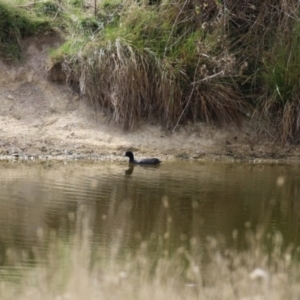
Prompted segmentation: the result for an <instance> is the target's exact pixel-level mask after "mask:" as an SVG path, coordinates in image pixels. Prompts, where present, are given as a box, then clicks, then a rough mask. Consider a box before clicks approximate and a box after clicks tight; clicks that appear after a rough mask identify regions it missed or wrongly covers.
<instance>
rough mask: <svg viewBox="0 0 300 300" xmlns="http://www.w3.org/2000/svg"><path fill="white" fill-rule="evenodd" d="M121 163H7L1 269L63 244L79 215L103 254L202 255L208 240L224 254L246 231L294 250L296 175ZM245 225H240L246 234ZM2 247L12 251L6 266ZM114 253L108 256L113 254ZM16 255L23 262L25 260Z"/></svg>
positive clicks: (248, 167) (0, 204)
mask: <svg viewBox="0 0 300 300" xmlns="http://www.w3.org/2000/svg"><path fill="white" fill-rule="evenodd" d="M126 167H127V165H126V166H125V165H124V164H109V163H102V164H100V163H97V164H86V165H79V164H69V165H63V164H61V165H60V164H54V165H52V166H51V165H45V166H41V165H32V166H30V165H18V166H11V165H8V166H6V167H5V168H1V169H0V185H1V193H0V263H1V264H2V265H10V264H12V263H16V261H18V259H20V260H24V259H25V258H24V255H23V254H22V253H24V250H26V251H25V252H26V253H27V254H26V255H27V257H26V259H28V260H32V259H33V258H34V257H35V252H34V251H35V250H34V249H35V248H40V249H45V251H46V249H47V241H48V238H49V237H50V236H53V234H55V236H59V237H62V238H64V239H65V240H66V241H68V240H69V239H70V237H72V235H74V233H78V232H80V230H81V220H82V215H84V216H86V220H87V226H88V228H89V230H90V232H91V240H92V242H93V244H94V245H95V246H97V245H101V246H103V247H104V248H105V249H107V251H108V252H109V253H110V255H117V254H116V252H114V251H113V249H118V252H126V251H127V252H130V251H135V249H137V248H138V246H139V245H140V243H141V242H142V241H151V251H153V253H158V254H157V255H160V254H159V253H162V252H163V251H169V252H170V251H173V250H175V249H177V248H178V247H186V248H190V247H191V240H194V241H197V243H196V245H197V247H198V250H199V251H202V250H201V249H202V245H203V243H204V242H205V241H206V238H207V237H208V236H214V237H220V241H221V244H222V243H223V244H224V246H225V245H226V246H235V247H237V248H238V249H241V248H244V247H246V245H245V242H244V240H243V239H242V238H241V239H238V240H236V239H235V240H233V238H232V233H233V231H234V230H237V231H238V232H239V236H243V235H244V232H245V224H246V225H247V226H248V227H249V224H251V226H252V228H254V229H255V228H256V226H257V225H258V224H264V225H265V229H266V230H268V231H270V232H272V231H273V232H274V231H277V230H279V231H281V232H282V234H283V237H284V239H285V241H287V242H288V243H290V242H292V243H294V244H297V245H299V242H300V236H299V229H300V218H299V216H300V206H299V205H300V202H299V201H298V200H299V194H300V171H299V168H298V167H293V166H279V165H254V164H201V163H190V162H177V163H164V164H162V165H161V166H159V167H155V168H153V167H149V166H148V167H147V168H145V167H141V166H129V167H128V168H126ZM247 226H246V227H247ZM8 249H15V253H17V254H15V257H17V258H18V259H17V258H14V259H15V260H12V259H11V258H10V257H9V255H8V254H7V253H8V251H7V250H8ZM114 253H115V254H114ZM22 255H23V256H22Z"/></svg>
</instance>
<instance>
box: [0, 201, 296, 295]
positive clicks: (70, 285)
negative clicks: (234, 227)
mask: <svg viewBox="0 0 300 300" xmlns="http://www.w3.org/2000/svg"><path fill="white" fill-rule="evenodd" d="M166 209H167V208H166ZM89 217H90V216H89V211H88V210H86V209H84V207H83V206H82V207H81V208H80V209H79V211H78V215H77V218H76V221H75V222H76V226H75V231H74V234H73V235H72V236H71V237H68V238H66V237H58V236H57V235H56V234H54V233H53V232H52V233H51V232H50V235H48V234H47V233H46V232H45V233H43V234H42V232H41V230H39V245H43V244H46V245H47V247H46V248H45V247H38V245H36V246H35V247H34V249H32V250H33V253H34V260H29V261H28V260H25V257H26V255H25V254H24V253H23V255H22V257H23V259H24V260H23V261H22V259H19V258H18V259H17V257H19V256H16V255H15V254H14V253H13V251H12V249H11V251H10V253H7V257H10V261H11V262H13V260H14V259H15V260H16V262H17V263H16V264H15V265H14V266H13V267H10V268H4V267H2V272H1V274H0V275H1V277H0V278H1V285H0V297H1V299H20V300H21V299H22V300H26V299H33V300H34V299H66V300H67V299H86V298H88V299H146V300H147V299H153V298H154V299H198V300H199V299H203V300H204V299H205V300H210V299H213V300H216V299H222V300H227V299H230V300H231V299H243V300H246V299H274V300H277V299H291V300H292V299H298V298H299V296H300V281H299V278H300V277H299V275H300V273H299V272H300V271H299V270H300V269H299V249H297V248H294V247H286V245H284V242H283V238H282V236H281V234H280V233H279V232H273V233H272V234H266V228H265V227H264V226H263V227H260V228H257V229H256V230H254V229H252V228H251V227H250V226H249V225H247V228H248V229H247V230H246V235H245V237H244V238H241V237H239V236H238V232H237V231H236V232H233V234H232V239H233V241H232V245H233V246H232V247H230V248H228V247H226V245H224V240H223V239H222V238H221V237H220V238H216V237H208V238H207V239H206V240H200V239H199V238H198V237H197V236H195V237H192V238H191V239H190V240H189V241H188V243H184V244H183V246H181V247H179V248H177V249H172V248H171V247H168V236H167V233H168V229H167V228H166V230H167V231H166V233H165V234H164V235H162V236H159V235H157V234H155V233H153V234H152V235H151V237H150V238H149V239H148V240H147V241H140V242H139V244H137V245H133V247H132V248H130V247H128V245H127V242H128V240H127V239H126V234H127V233H126V230H125V229H124V228H125V227H122V226H116V227H110V228H108V230H109V232H110V235H109V236H108V239H105V237H102V238H101V237H95V236H93V231H92V229H91V228H90V220H89ZM128 217H130V214H128V211H127V210H126V209H125V210H124V211H123V213H122V214H120V215H118V221H119V223H118V224H119V225H120V223H121V224H122V223H123V221H126V219H127V218H128ZM74 220H75V219H74ZM128 221H129V220H127V222H128ZM110 225H112V224H110ZM102 239H103V240H102ZM241 240H243V243H244V245H245V247H242V248H241V247H239V246H238V244H239V241H241ZM234 245H236V246H234Z"/></svg>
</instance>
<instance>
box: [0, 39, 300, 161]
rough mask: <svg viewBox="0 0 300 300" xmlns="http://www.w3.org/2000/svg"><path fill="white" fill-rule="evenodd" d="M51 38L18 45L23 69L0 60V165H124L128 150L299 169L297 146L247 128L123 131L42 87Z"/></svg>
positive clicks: (73, 97) (63, 89)
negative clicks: (120, 162)
mask: <svg viewBox="0 0 300 300" xmlns="http://www.w3.org/2000/svg"><path fill="white" fill-rule="evenodd" d="M58 43H59V41H58V39H57V38H56V37H51V36H48V37H47V36H46V37H39V39H37V38H31V39H28V40H26V41H25V42H24V45H23V47H24V53H25V59H24V62H23V63H18V64H15V65H10V66H8V65H5V64H4V63H2V62H1V61H0V101H1V106H0V158H1V159H10V158H15V157H19V158H21V159H105V160H125V158H124V157H123V155H124V151H125V150H127V149H131V150H133V151H135V153H136V155H137V156H139V157H144V156H158V157H160V158H162V159H233V158H235V159H251V160H254V159H255V160H257V161H261V160H268V161H274V160H276V161H278V160H279V161H290V162H295V163H299V162H300V147H296V146H288V145H287V146H284V147H282V146H280V145H277V144H275V143H273V142H270V141H265V140H264V141H263V140H260V139H259V138H258V137H257V136H255V135H254V134H253V133H252V130H251V128H250V125H248V124H247V123H245V124H244V126H243V128H242V129H237V128H234V127H227V128H217V127H215V126H210V125H207V124H205V123H199V124H196V125H187V126H185V127H180V128H178V130H177V131H176V132H175V133H172V134H171V133H169V132H166V131H164V130H162V129H161V128H160V127H159V126H156V125H151V124H144V125H141V126H140V128H139V129H137V130H136V131H134V132H128V133H126V132H124V131H122V129H120V128H118V127H117V126H116V125H115V124H112V123H111V122H110V121H109V117H107V116H105V115H104V114H102V113H98V114H96V113H95V112H94V111H93V110H92V109H91V108H90V107H88V105H87V104H86V101H85V100H84V99H81V98H80V96H79V95H77V94H75V93H73V92H72V91H70V90H69V88H68V87H67V86H66V85H58V84H55V83H52V82H50V81H49V80H47V71H46V69H47V56H48V51H49V48H51V47H52V48H53V47H55V46H56V45H57V44H58Z"/></svg>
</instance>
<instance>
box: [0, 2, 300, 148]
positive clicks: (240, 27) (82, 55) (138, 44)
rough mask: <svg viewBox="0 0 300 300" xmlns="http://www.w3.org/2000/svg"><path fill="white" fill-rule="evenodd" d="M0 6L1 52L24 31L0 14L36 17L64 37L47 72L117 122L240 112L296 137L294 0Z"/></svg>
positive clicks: (217, 117)
mask: <svg viewBox="0 0 300 300" xmlns="http://www.w3.org/2000/svg"><path fill="white" fill-rule="evenodd" d="M0 3H1V6H0V15H1V20H0V22H2V24H5V26H6V27H5V28H7V30H4V35H3V33H1V36H0V46H1V48H0V49H2V48H3V47H4V46H7V45H13V44H14V45H18V44H19V42H18V39H19V38H20V37H24V36H26V35H27V31H24V30H20V27H19V24H18V23H16V22H7V19H10V18H11V17H10V16H11V15H10V14H8V13H7V11H14V12H17V14H20V15H21V14H22V16H23V13H25V12H26V14H29V13H30V14H31V16H30V19H29V20H30V22H29V24H30V26H32V25H31V22H35V21H37V20H40V19H42V20H44V22H46V24H50V26H51V28H52V29H53V30H55V31H56V32H57V31H59V32H60V34H61V35H62V36H63V37H64V38H65V43H64V44H63V45H61V47H60V48H58V49H56V50H53V51H52V52H51V59H52V65H53V68H52V69H51V70H50V73H52V75H53V76H52V78H59V79H61V78H65V80H66V81H67V82H68V84H70V85H71V86H72V87H73V88H74V89H75V90H76V91H78V92H80V93H82V94H83V95H85V96H86V98H87V99H88V100H89V101H90V102H91V103H92V105H94V106H95V107H99V108H100V109H102V110H104V111H105V112H107V113H109V114H110V115H111V116H112V119H113V120H114V121H115V122H117V123H119V124H120V125H121V126H122V127H123V128H124V129H132V128H134V127H136V126H137V125H138V124H140V123H141V122H142V121H143V120H150V119H151V120H154V121H155V122H158V123H159V124H161V125H163V126H164V127H166V128H169V129H171V130H175V129H176V128H177V125H178V124H180V123H184V122H186V121H188V120H192V121H198V120H201V121H206V122H217V123H226V124H227V123H235V124H237V125H239V124H240V121H241V119H242V118H244V117H245V116H248V117H253V118H254V119H255V120H256V121H257V120H259V121H258V122H257V123H259V124H263V125H260V126H257V130H258V131H263V132H264V133H268V134H269V135H270V136H272V137H274V138H276V139H280V140H281V142H283V143H285V142H293V143H299V142H300V134H299V132H300V99H299V91H300V81H299V79H298V78H299V75H300V74H299V72H300V71H299V70H300V68H299V65H300V55H299V52H298V48H299V45H300V22H299V20H300V19H299V16H300V13H299V3H298V2H297V1H294V0H276V1H272V2H270V1H268V0H263V1H261V0H251V1H239V2H236V1H217V0H201V1H192V0H174V1H168V0H156V1H155V0H148V1H145V0H141V1H135V0H126V1H119V0H103V1H100V0H93V1H92V0H90V1H89V0H64V1H58V0H45V1H33V2H30V3H27V4H26V1H24V0H19V1H17V0H14V1H11V2H9V3H10V5H9V7H8V6H7V5H6V6H4V4H2V3H4V2H3V0H1V1H0ZM2 11H3V12H2ZM33 16H34V17H33ZM28 26H29V25H28ZM30 26H29V27H30ZM26 28H27V27H26ZM34 28H35V29H37V28H39V29H41V27H40V26H34ZM44 28H46V29H44V30H47V31H48V30H49V28H48V26H46V27H44ZM11 33H13V34H12V36H14V35H15V36H16V38H15V40H13V39H12V40H11V39H9V38H8V37H10V36H11ZM15 33H17V34H15ZM25 33H26V34H25ZM30 34H36V31H30ZM7 36H8V37H7ZM1 53H2V55H3V53H4V51H1ZM9 53H11V52H9ZM57 72H62V73H63V74H64V76H56V75H55V74H53V73H57Z"/></svg>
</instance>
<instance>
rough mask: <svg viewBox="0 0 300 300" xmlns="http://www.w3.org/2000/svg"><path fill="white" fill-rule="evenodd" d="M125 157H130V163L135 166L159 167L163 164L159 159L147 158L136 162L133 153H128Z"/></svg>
mask: <svg viewBox="0 0 300 300" xmlns="http://www.w3.org/2000/svg"><path fill="white" fill-rule="evenodd" d="M125 156H127V157H129V163H130V164H134V165H158V164H160V163H161V161H160V160H159V159H158V158H145V159H142V160H135V159H134V156H133V153H132V152H131V151H127V152H126V153H125Z"/></svg>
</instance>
